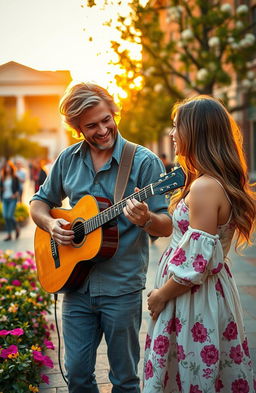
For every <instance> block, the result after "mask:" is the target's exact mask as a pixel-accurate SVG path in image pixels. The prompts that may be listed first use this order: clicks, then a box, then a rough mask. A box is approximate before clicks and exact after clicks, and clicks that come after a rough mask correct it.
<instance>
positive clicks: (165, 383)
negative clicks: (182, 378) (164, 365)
mask: <svg viewBox="0 0 256 393" xmlns="http://www.w3.org/2000/svg"><path fill="white" fill-rule="evenodd" d="M168 379H169V375H168V371H166V373H165V376H164V387H166V385H167V382H168Z"/></svg>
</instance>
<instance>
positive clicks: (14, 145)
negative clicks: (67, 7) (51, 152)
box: [0, 100, 44, 160]
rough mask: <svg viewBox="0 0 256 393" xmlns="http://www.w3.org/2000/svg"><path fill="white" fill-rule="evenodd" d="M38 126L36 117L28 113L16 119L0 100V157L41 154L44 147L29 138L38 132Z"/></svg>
mask: <svg viewBox="0 0 256 393" xmlns="http://www.w3.org/2000/svg"><path fill="white" fill-rule="evenodd" d="M38 128H39V126H38V122H37V119H35V118H32V117H31V116H29V115H28V114H24V116H23V117H22V118H21V119H17V118H16V116H15V114H14V113H13V111H8V110H6V108H5V107H4V103H3V100H0V157H3V158H4V159H5V160H8V159H10V158H11V157H14V156H16V155H21V156H23V157H25V158H34V157H38V156H41V155H42V154H43V152H44V148H43V147H41V146H40V145H39V144H38V143H36V142H33V141H30V140H29V137H30V136H31V135H34V134H36V133H37V132H38Z"/></svg>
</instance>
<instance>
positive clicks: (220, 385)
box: [215, 378, 224, 393]
mask: <svg viewBox="0 0 256 393" xmlns="http://www.w3.org/2000/svg"><path fill="white" fill-rule="evenodd" d="M222 388H224V385H223V383H222V380H221V379H220V378H217V379H216V381H215V390H216V393H219V392H220V391H221V389H222Z"/></svg>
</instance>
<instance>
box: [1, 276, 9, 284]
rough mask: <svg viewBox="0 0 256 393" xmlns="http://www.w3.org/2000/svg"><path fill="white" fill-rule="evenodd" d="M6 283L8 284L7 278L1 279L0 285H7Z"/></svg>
mask: <svg viewBox="0 0 256 393" xmlns="http://www.w3.org/2000/svg"><path fill="white" fill-rule="evenodd" d="M6 282H8V280H7V278H4V277H2V278H0V283H6Z"/></svg>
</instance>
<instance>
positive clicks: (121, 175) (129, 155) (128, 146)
mask: <svg viewBox="0 0 256 393" xmlns="http://www.w3.org/2000/svg"><path fill="white" fill-rule="evenodd" d="M137 146H138V145H136V144H135V143H132V142H129V141H126V143H125V145H124V147H123V150H122V155H121V160H120V164H119V168H118V172H117V178H116V186H115V192H114V203H116V202H119V201H121V199H122V198H123V195H124V192H125V189H126V186H127V183H128V179H129V176H130V172H131V167H132V162H133V157H134V154H135V151H136V148H137Z"/></svg>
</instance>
